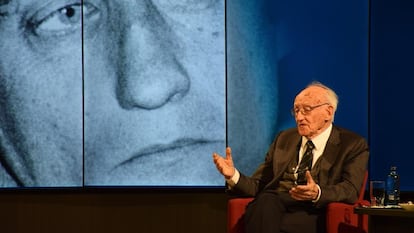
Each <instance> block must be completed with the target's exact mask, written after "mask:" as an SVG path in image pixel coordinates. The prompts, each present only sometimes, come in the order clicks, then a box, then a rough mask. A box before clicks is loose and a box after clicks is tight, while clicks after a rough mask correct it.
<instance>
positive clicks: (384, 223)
mask: <svg viewBox="0 0 414 233" xmlns="http://www.w3.org/2000/svg"><path fill="white" fill-rule="evenodd" d="M354 212H355V213H356V214H366V215H368V231H369V233H383V232H384V233H390V232H395V233H397V232H398V233H414V211H408V210H404V209H400V208H371V207H356V208H355V209H354Z"/></svg>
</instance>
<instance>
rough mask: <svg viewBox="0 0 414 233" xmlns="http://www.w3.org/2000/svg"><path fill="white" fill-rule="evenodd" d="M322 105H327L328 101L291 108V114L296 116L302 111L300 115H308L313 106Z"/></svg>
mask: <svg viewBox="0 0 414 233" xmlns="http://www.w3.org/2000/svg"><path fill="white" fill-rule="evenodd" d="M323 105H329V103H323V104H318V105H315V106H309V105H305V106H302V107H295V108H293V109H292V110H291V113H292V116H296V115H298V114H299V112H300V113H302V115H308V114H309V113H311V112H312V111H313V110H314V109H315V108H319V107H320V106H323Z"/></svg>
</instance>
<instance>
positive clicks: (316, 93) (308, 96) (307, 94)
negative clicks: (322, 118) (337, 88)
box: [295, 87, 323, 104]
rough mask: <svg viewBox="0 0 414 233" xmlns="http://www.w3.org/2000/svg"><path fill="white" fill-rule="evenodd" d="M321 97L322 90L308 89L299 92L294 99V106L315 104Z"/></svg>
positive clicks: (316, 88)
mask: <svg viewBox="0 0 414 233" xmlns="http://www.w3.org/2000/svg"><path fill="white" fill-rule="evenodd" d="M322 97H323V89H322V88H318V87H309V88H306V89H305V90H303V91H301V92H300V93H299V94H298V95H297V96H296V98H295V104H317V103H319V102H320V100H321V99H322Z"/></svg>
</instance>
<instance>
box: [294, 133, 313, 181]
mask: <svg viewBox="0 0 414 233" xmlns="http://www.w3.org/2000/svg"><path fill="white" fill-rule="evenodd" d="M314 148H315V145H313V143H312V141H311V140H308V141H307V142H306V151H305V154H303V157H302V160H301V161H300V164H299V168H298V178H297V181H296V183H297V184H306V171H307V170H309V171H310V170H311V168H312V160H313V153H312V151H313V149H314Z"/></svg>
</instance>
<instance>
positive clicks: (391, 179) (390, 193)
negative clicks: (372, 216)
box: [386, 166, 400, 205]
mask: <svg viewBox="0 0 414 233" xmlns="http://www.w3.org/2000/svg"><path fill="white" fill-rule="evenodd" d="M399 203H400V176H399V175H398V174H397V167H396V166H392V167H391V169H390V173H389V174H388V176H387V183H386V205H398V204H399Z"/></svg>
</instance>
